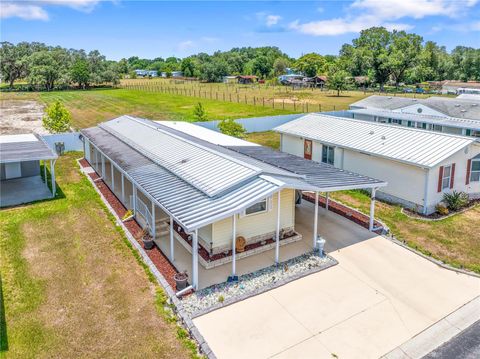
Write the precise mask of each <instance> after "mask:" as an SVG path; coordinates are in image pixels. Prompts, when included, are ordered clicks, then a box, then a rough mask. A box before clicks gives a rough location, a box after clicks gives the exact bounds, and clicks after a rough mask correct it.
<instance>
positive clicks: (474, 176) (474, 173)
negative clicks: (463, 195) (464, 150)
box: [470, 158, 480, 182]
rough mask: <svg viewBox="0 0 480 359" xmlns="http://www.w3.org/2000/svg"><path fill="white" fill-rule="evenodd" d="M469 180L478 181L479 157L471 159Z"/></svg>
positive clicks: (479, 170) (479, 178) (479, 174)
mask: <svg viewBox="0 0 480 359" xmlns="http://www.w3.org/2000/svg"><path fill="white" fill-rule="evenodd" d="M470 182H480V158H478V159H476V158H475V159H472V167H471V168H470Z"/></svg>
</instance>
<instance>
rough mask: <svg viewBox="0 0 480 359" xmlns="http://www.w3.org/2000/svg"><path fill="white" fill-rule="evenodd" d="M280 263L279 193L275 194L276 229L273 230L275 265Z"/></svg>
mask: <svg viewBox="0 0 480 359" xmlns="http://www.w3.org/2000/svg"><path fill="white" fill-rule="evenodd" d="M279 261H280V191H278V192H277V227H276V230H275V263H276V264H278V263H279Z"/></svg>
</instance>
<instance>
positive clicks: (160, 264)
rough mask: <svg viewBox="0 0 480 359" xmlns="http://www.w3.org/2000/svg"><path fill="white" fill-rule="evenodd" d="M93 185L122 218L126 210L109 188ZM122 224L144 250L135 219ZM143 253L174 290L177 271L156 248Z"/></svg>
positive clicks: (83, 162) (101, 183)
mask: <svg viewBox="0 0 480 359" xmlns="http://www.w3.org/2000/svg"><path fill="white" fill-rule="evenodd" d="M79 163H80V165H81V166H82V167H91V166H90V164H89V163H88V161H87V160H85V159H82V160H80V161H79ZM88 175H89V176H90V178H91V179H93V180H96V179H98V178H100V176H99V175H98V174H97V173H96V172H92V173H89V174H88ZM95 185H96V186H97V188H98V189H99V191H100V192H101V193H102V195H103V196H104V197H105V199H106V200H107V202H108V203H109V204H110V206H112V208H113V210H114V211H115V213H116V214H117V215H118V217H120V218H122V217H123V216H124V215H125V213H126V212H127V209H126V208H125V207H124V206H123V204H122V202H120V200H119V199H118V198H117V196H115V194H113V193H112V191H110V188H108V186H107V185H106V184H105V182H104V181H103V180H98V181H96V182H95ZM123 224H124V225H125V227H126V228H127V229H128V231H129V232H130V234H131V235H132V236H133V237H134V238H135V240H136V241H137V242H138V243H139V244H140V245H141V246H142V248H144V249H145V247H144V246H143V241H142V240H141V239H139V235H140V233H141V232H142V227H140V225H139V224H138V223H137V221H136V220H135V219H130V220H128V221H126V222H123ZM145 252H146V253H147V255H148V257H149V258H150V259H151V260H152V262H153V264H155V266H156V267H157V269H158V270H159V272H160V273H162V275H163V276H164V278H165V279H166V281H167V282H168V284H170V285H171V286H172V288H175V280H174V279H173V276H174V275H175V274H176V273H178V271H177V270H176V269H175V267H174V266H173V265H172V264H171V263H170V261H169V260H168V258H167V257H166V256H165V255H164V254H163V252H162V251H161V250H160V249H159V248H158V247H156V246H155V247H154V248H153V249H150V250H145Z"/></svg>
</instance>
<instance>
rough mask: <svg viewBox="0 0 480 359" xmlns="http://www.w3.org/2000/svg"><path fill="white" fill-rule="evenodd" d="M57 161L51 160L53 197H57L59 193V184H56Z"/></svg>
mask: <svg viewBox="0 0 480 359" xmlns="http://www.w3.org/2000/svg"><path fill="white" fill-rule="evenodd" d="M55 162H56V161H55V160H50V175H51V180H52V197H55V193H56V192H57V184H56V183H55Z"/></svg>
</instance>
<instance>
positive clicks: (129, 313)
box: [0, 153, 193, 358]
mask: <svg viewBox="0 0 480 359" xmlns="http://www.w3.org/2000/svg"><path fill="white" fill-rule="evenodd" d="M80 155H81V154H79V153H74V154H72V153H70V154H67V155H65V156H63V157H61V158H60V159H59V160H58V162H57V183H58V185H59V195H58V198H57V199H55V200H49V201H43V202H38V203H35V204H31V205H28V206H24V207H17V208H13V209H6V210H2V211H0V258H1V260H0V279H1V280H0V290H1V291H0V295H1V296H0V303H1V304H2V306H0V357H3V355H5V357H8V358H47V357H48V358H74V357H102V358H117V357H119V354H121V356H122V357H162V358H186V357H191V356H192V355H193V354H192V352H191V351H189V350H188V349H187V348H186V346H185V345H188V344H186V343H187V342H186V341H185V339H179V338H184V337H185V332H184V331H183V330H182V329H180V328H179V327H177V326H176V325H175V324H174V323H172V320H171V318H170V317H169V314H168V312H167V311H166V310H165V307H164V305H165V297H164V294H163V292H162V291H161V290H160V288H159V286H158V285H157V284H156V282H154V280H153V279H152V275H151V274H149V273H148V272H146V270H145V269H144V267H143V266H142V265H141V264H140V262H139V256H138V254H136V252H133V253H132V251H133V249H132V248H131V247H130V245H129V244H128V242H127V240H126V239H125V238H124V236H123V234H121V232H120V230H119V229H118V228H117V227H115V225H114V224H113V222H112V218H111V216H110V215H109V214H107V212H106V209H105V208H104V206H103V204H102V202H101V201H100V198H99V197H98V195H97V193H96V192H95V190H94V189H93V188H92V186H91V185H90V183H89V182H88V181H87V179H86V178H84V177H83V176H82V175H81V174H80V173H79V170H78V168H77V164H76V163H75V158H76V157H79V156H80ZM3 307H4V309H5V312H4V313H2V309H3ZM182 343H185V345H182ZM190 345H191V344H190ZM2 351H5V352H4V353H2Z"/></svg>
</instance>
